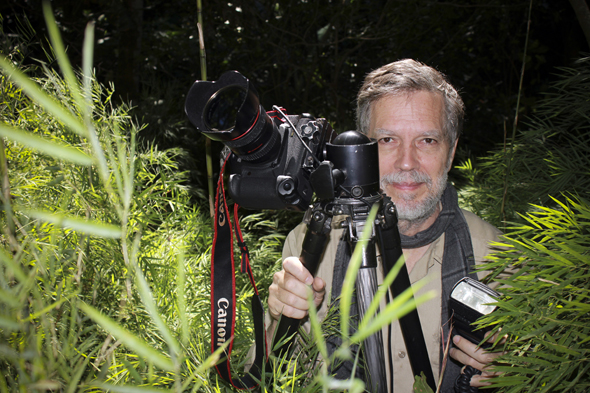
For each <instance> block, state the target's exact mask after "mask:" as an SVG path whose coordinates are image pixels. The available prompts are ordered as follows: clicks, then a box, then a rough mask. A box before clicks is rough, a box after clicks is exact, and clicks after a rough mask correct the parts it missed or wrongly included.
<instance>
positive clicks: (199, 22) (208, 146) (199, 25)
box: [197, 0, 215, 217]
mask: <svg viewBox="0 0 590 393" xmlns="http://www.w3.org/2000/svg"><path fill="white" fill-rule="evenodd" d="M197 28H198V30H199V54H200V63H201V80H203V81H206V80H207V54H206V52H205V38H204V35H203V5H202V3H201V0H197ZM211 154H212V153H211V139H209V138H205V163H206V164H207V188H208V190H209V214H210V216H211V217H213V216H214V215H215V208H214V205H213V198H214V195H215V188H214V186H213V184H214V182H213V159H212V157H211Z"/></svg>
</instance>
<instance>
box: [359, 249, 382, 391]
mask: <svg viewBox="0 0 590 393" xmlns="http://www.w3.org/2000/svg"><path fill="white" fill-rule="evenodd" d="M370 249H371V250H372V252H371V253H372V254H373V255H372V257H373V258H376V256H375V246H374V245H372V247H370ZM369 259H370V257H369ZM373 261H376V259H373ZM375 265H376V263H375ZM377 288H378V283H377V271H376V266H375V267H362V268H361V269H360V270H359V272H358V275H357V282H356V291H357V292H356V294H357V305H358V310H359V321H360V320H362V319H363V317H364V316H365V313H366V310H367V309H368V308H369V305H370V304H371V301H372V300H373V298H374V297H375V293H376V291H377ZM363 347H364V351H363V353H364V359H365V362H366V364H367V368H366V373H365V374H366V376H367V378H366V379H367V384H368V386H367V389H368V390H369V391H370V392H376V393H386V392H387V382H386V381H387V379H386V378H387V377H386V374H385V362H384V359H385V357H384V349H383V336H382V334H381V331H378V332H376V333H375V334H372V335H371V336H369V337H368V338H366V339H365V340H364V341H363Z"/></svg>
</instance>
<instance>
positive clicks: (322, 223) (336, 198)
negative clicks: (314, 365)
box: [273, 131, 435, 393]
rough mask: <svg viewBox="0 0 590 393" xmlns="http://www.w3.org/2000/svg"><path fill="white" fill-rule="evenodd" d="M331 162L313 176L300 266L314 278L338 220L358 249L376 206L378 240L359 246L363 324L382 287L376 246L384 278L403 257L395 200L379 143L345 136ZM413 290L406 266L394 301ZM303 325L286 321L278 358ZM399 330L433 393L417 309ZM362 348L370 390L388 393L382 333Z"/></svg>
mask: <svg viewBox="0 0 590 393" xmlns="http://www.w3.org/2000/svg"><path fill="white" fill-rule="evenodd" d="M326 157H327V158H328V159H329V161H324V162H322V163H321V165H320V166H319V168H318V169H317V170H316V171H314V172H313V173H312V174H311V176H310V182H311V184H312V187H313V189H314V191H315V192H316V195H317V197H318V199H319V200H320V202H318V203H316V204H314V206H313V208H312V216H311V222H310V223H309V226H308V229H307V232H306V235H305V238H304V240H303V245H302V251H301V256H300V260H301V262H302V264H303V265H304V266H305V268H306V269H307V270H308V271H309V272H310V273H311V274H312V275H315V273H316V271H317V267H318V264H319V262H320V260H321V257H322V254H323V252H324V249H325V247H326V244H327V241H328V236H329V233H330V230H331V226H332V218H333V217H334V216H335V215H338V216H341V215H344V216H345V217H346V219H345V221H343V223H344V226H345V230H346V235H345V239H346V241H347V242H348V243H349V245H350V247H351V249H353V248H354V247H356V246H357V244H359V243H358V242H359V238H360V233H362V231H363V228H364V226H365V221H366V219H367V217H368V215H369V211H370V209H371V207H372V206H373V205H377V206H378V213H377V219H376V220H375V222H374V223H372V225H373V234H372V236H371V238H370V240H369V242H368V244H366V245H360V244H359V245H360V246H361V247H362V253H361V254H362V262H361V268H360V269H359V272H358V275H357V280H356V297H357V305H358V310H359V318H360V319H362V318H363V317H364V315H365V313H366V311H367V309H368V307H369V305H370V303H371V301H372V300H373V298H374V297H375V294H376V291H377V286H378V284H377V256H376V246H378V247H379V249H380V251H381V257H382V260H383V270H384V275H385V276H386V275H387V274H388V273H389V271H391V269H392V268H393V265H394V264H395V262H396V261H397V260H398V259H399V257H400V256H401V255H402V249H401V241H400V236H399V231H398V229H397V216H396V211H395V206H394V204H393V202H392V201H391V199H390V198H389V197H387V196H383V195H382V194H381V193H380V190H379V169H378V166H379V163H378V151H377V143H376V142H371V141H370V140H369V138H367V137H366V136H365V135H363V134H360V133H358V132H356V131H348V132H345V133H343V134H340V135H339V136H338V137H337V138H336V139H335V140H334V141H333V143H332V144H327V145H326ZM370 224H371V223H369V225H370ZM410 287H411V284H410V280H409V276H408V272H407V269H406V267H405V265H403V266H402V268H401V271H400V273H399V274H398V276H397V277H396V279H395V280H394V281H393V283H392V284H391V286H390V290H391V293H392V295H393V296H394V297H395V296H398V295H399V294H401V293H402V292H403V291H404V290H406V289H407V288H410ZM299 324H300V320H297V319H292V318H287V317H284V316H283V317H281V320H280V322H279V325H278V327H277V329H276V331H275V340H274V343H273V344H274V345H273V347H276V346H277V345H278V343H279V342H280V341H281V340H283V339H284V338H285V337H291V339H290V340H289V341H287V342H286V343H285V344H284V345H283V346H281V347H280V348H278V350H277V352H278V355H279V356H283V355H285V354H286V353H288V352H289V351H290V350H291V349H292V347H293V341H294V340H293V338H294V337H293V336H294V334H295V333H296V331H297V328H298V326H299ZM400 324H401V328H402V334H403V337H404V341H405V343H406V348H407V350H408V354H409V359H410V364H411V366H412V371H413V373H414V375H420V374H421V373H422V372H423V373H424V375H425V376H426V379H427V382H428V384H429V385H430V386H431V387H432V388H433V389H434V388H435V384H434V377H433V374H432V369H431V367H430V361H429V359H428V352H427V350H426V344H425V342H424V337H423V333H422V327H421V325H420V320H419V317H418V313H417V311H416V310H415V309H414V311H412V312H410V313H409V314H407V315H406V316H404V317H402V318H401V319H400ZM363 346H364V354H365V363H366V365H367V370H366V371H367V373H366V374H367V375H368V377H367V381H366V383H367V385H368V390H369V391H371V392H375V393H382V392H383V393H384V392H387V391H388V387H387V383H386V370H385V353H384V347H383V337H382V334H381V331H378V332H376V333H375V334H373V335H371V336H370V337H368V338H367V339H365V341H364V342H363ZM388 352H389V351H388ZM390 364H391V361H390Z"/></svg>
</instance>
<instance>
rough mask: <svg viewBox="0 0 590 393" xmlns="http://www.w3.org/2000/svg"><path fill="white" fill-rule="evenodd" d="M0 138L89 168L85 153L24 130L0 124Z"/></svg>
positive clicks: (89, 162) (88, 160) (89, 161)
mask: <svg viewBox="0 0 590 393" xmlns="http://www.w3.org/2000/svg"><path fill="white" fill-rule="evenodd" d="M0 136H3V137H6V138H8V139H10V140H12V141H15V142H18V143H20V144H22V145H24V146H26V147H28V148H30V149H33V150H36V151H38V152H41V153H43V154H47V155H48V156H51V157H53V158H55V159H57V160H64V161H69V162H71V163H74V164H78V165H84V166H90V165H92V162H93V159H92V157H90V156H89V155H87V154H86V153H84V152H82V151H80V150H78V149H76V148H75V147H71V146H67V145H64V144H62V143H57V142H55V141H50V140H48V139H46V138H42V137H40V136H38V135H35V134H33V133H32V132H28V131H25V130H21V129H18V128H15V127H11V126H9V125H7V124H4V123H0Z"/></svg>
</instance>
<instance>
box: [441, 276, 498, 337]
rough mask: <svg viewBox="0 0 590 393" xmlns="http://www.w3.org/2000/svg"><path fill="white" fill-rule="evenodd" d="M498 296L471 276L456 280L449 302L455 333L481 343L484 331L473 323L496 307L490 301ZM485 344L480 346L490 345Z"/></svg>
mask: <svg viewBox="0 0 590 393" xmlns="http://www.w3.org/2000/svg"><path fill="white" fill-rule="evenodd" d="M499 296H500V294H499V293H498V292H496V291H494V290H493V289H491V288H490V287H488V286H487V285H485V284H482V283H481V282H479V281H477V280H474V279H472V278H469V277H465V278H463V279H461V280H460V281H459V282H457V284H455V286H454V287H453V290H452V291H451V299H450V302H449V306H450V307H449V310H450V312H451V316H452V318H453V320H454V326H455V329H456V331H457V333H458V334H459V335H461V336H463V337H465V338H466V339H468V340H469V341H471V342H472V343H474V344H477V345H478V344H479V343H481V342H482V341H483V339H484V335H485V333H486V332H485V331H484V330H482V329H479V330H477V329H476V327H474V326H473V323H474V322H475V321H477V320H478V319H479V318H480V317H482V316H484V315H488V314H490V313H492V312H493V311H494V310H495V309H496V308H497V306H494V305H491V303H494V302H495V301H496V299H497V298H498V297H499ZM486 344H487V343H486ZM486 344H483V345H482V347H483V348H487V347H489V346H490V344H488V345H486Z"/></svg>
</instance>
